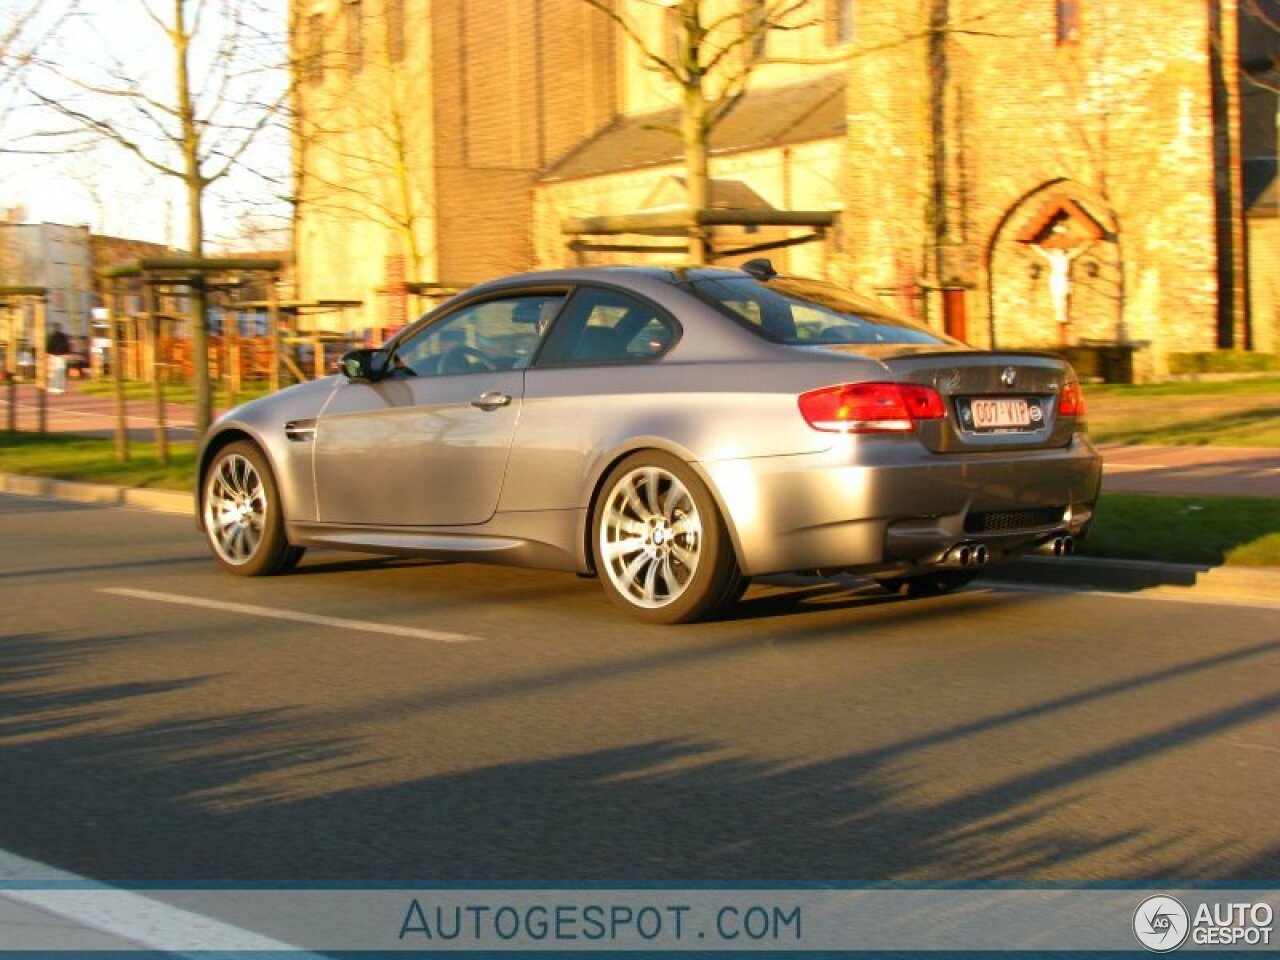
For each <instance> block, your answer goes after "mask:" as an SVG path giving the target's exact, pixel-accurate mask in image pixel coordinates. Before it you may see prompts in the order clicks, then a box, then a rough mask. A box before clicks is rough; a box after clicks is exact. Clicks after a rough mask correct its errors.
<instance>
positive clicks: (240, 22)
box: [30, 0, 283, 435]
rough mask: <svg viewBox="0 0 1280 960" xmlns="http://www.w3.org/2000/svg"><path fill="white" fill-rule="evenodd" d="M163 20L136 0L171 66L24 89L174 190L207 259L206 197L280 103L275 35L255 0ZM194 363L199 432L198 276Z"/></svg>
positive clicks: (81, 133)
mask: <svg viewBox="0 0 1280 960" xmlns="http://www.w3.org/2000/svg"><path fill="white" fill-rule="evenodd" d="M167 2H168V4H169V9H168V11H167V15H166V14H162V13H161V12H159V11H158V10H157V9H156V8H155V7H154V6H153V5H152V4H151V3H149V2H148V0H134V4H135V6H134V8H133V10H134V11H135V12H138V11H140V12H141V14H142V15H143V16H144V17H145V19H146V21H147V22H149V23H150V24H151V26H152V27H153V28H154V30H155V31H157V33H158V36H159V37H161V38H163V42H164V43H165V45H166V47H167V48H168V50H169V51H170V52H171V53H172V69H171V70H167V71H166V72H165V74H164V75H163V77H161V78H159V79H157V80H155V81H153V82H144V80H143V79H140V78H139V75H138V74H139V71H138V70H137V69H136V68H133V69H130V67H129V66H127V65H126V64H124V63H123V62H122V61H120V60H119V59H118V58H114V59H110V60H109V61H108V62H105V63H99V64H91V65H87V66H86V65H80V64H72V63H69V62H49V63H46V64H45V65H44V67H45V68H44V70H43V74H42V76H40V77H39V78H37V79H36V80H35V81H34V82H32V83H31V84H30V88H31V93H32V96H34V98H35V99H36V101H37V102H38V103H40V104H41V105H42V106H44V107H45V108H46V109H47V110H49V111H51V112H52V113H53V114H55V115H56V116H58V117H60V118H62V121H63V126H62V127H60V128H58V129H55V130H50V131H44V133H45V135H49V134H54V135H57V136H61V137H63V138H64V139H69V140H71V141H74V140H76V139H77V138H83V137H85V136H87V137H89V138H91V139H95V140H102V141H106V142H107V143H110V144H112V145H114V146H115V147H117V148H119V149H120V150H122V151H124V153H126V154H127V155H128V156H130V157H132V158H133V159H134V160H135V161H136V162H137V163H139V164H141V165H142V166H143V167H145V168H148V169H150V170H152V171H154V172H155V173H157V174H159V175H160V176H162V177H165V178H171V179H172V180H173V181H176V182H178V183H179V184H181V187H182V189H183V192H184V194H185V199H186V218H187V247H188V252H189V253H190V255H191V256H192V257H193V258H196V259H200V258H202V257H203V256H204V246H205V236H206V228H205V210H204V206H205V200H206V197H207V195H208V192H209V190H210V188H212V187H214V185H216V184H218V183H219V182H220V181H222V180H223V179H224V178H225V177H227V176H228V175H229V174H230V173H231V172H232V171H233V170H235V169H236V168H237V167H238V166H239V165H241V164H242V163H243V162H244V160H245V158H246V156H247V154H248V153H249V150H250V148H251V146H252V145H253V143H254V141H255V139H256V138H257V137H258V135H259V134H260V133H261V132H262V131H263V130H264V129H265V128H266V126H267V124H268V123H269V122H270V120H271V118H272V116H273V115H274V113H275V111H276V110H277V108H278V106H279V103H280V101H281V99H282V97H283V90H282V87H283V84H282V83H281V82H280V77H279V74H278V72H275V71H273V69H272V66H273V64H272V63H271V60H272V58H273V56H274V57H275V59H276V61H277V64H278V59H279V58H278V50H279V49H280V48H281V44H282V39H281V38H280V37H279V36H277V35H273V32H272V28H271V19H270V11H269V10H268V9H266V8H265V7H264V6H262V5H261V3H260V2H259V0H222V2H221V3H219V4H217V5H216V7H215V5H214V4H213V3H212V2H211V0H167ZM193 301H194V309H193V311H192V313H193V317H194V320H195V322H194V323H193V325H192V334H191V336H192V359H193V364H194V386H195V399H196V423H195V428H196V433H197V435H202V434H203V433H204V432H205V430H207V429H208V426H209V423H210V421H211V419H212V409H213V404H212V390H211V387H210V382H209V341H208V328H207V304H206V300H205V296H204V291H203V289H202V287H201V284H200V283H199V281H198V280H197V281H196V282H195V283H194V287H193Z"/></svg>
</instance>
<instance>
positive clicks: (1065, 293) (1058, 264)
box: [1017, 196, 1106, 347]
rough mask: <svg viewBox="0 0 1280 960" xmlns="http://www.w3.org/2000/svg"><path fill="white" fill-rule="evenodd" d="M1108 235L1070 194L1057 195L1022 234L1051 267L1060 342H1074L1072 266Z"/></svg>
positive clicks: (1050, 282) (1051, 295)
mask: <svg viewBox="0 0 1280 960" xmlns="http://www.w3.org/2000/svg"><path fill="white" fill-rule="evenodd" d="M1105 236H1106V231H1105V230H1104V229H1103V228H1102V225H1101V224H1099V223H1098V221H1097V220H1095V219H1094V218H1093V217H1092V216H1090V215H1089V214H1088V213H1087V212H1086V211H1085V210H1084V208H1083V207H1081V206H1080V204H1079V203H1077V202H1076V201H1075V200H1073V199H1071V198H1070V197H1065V196H1057V197H1054V198H1052V199H1050V200H1049V202H1048V203H1047V204H1046V205H1045V206H1044V207H1043V208H1042V209H1041V210H1040V212H1039V214H1038V215H1037V216H1036V217H1035V218H1034V219H1032V220H1031V222H1030V223H1028V224H1027V226H1026V227H1025V228H1024V229H1023V230H1022V231H1021V232H1020V233H1019V234H1018V237H1017V239H1018V242H1019V243H1025V244H1026V245H1027V246H1029V247H1030V248H1031V249H1032V250H1034V251H1035V252H1036V253H1037V254H1039V255H1040V256H1041V257H1042V258H1044V261H1045V262H1046V263H1047V264H1048V266H1049V271H1048V285H1049V299H1050V301H1051V302H1052V304H1053V317H1054V320H1055V321H1056V322H1057V327H1058V343H1059V345H1060V346H1064V347H1065V346H1068V345H1069V344H1070V342H1071V320H1072V317H1071V286H1072V281H1071V266H1072V264H1073V263H1074V262H1075V261H1076V259H1077V258H1078V257H1079V256H1080V255H1081V254H1082V253H1084V252H1085V251H1086V250H1088V249H1089V248H1090V247H1091V246H1093V244H1094V243H1095V242H1096V241H1098V240H1101V239H1102V238H1103V237H1105Z"/></svg>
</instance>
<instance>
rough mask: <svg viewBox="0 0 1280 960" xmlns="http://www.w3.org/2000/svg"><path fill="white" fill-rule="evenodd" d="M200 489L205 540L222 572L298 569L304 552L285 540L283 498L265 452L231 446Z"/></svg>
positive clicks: (247, 446)
mask: <svg viewBox="0 0 1280 960" xmlns="http://www.w3.org/2000/svg"><path fill="white" fill-rule="evenodd" d="M201 486H202V492H203V496H202V498H201V504H202V510H203V511H204V512H203V516H202V519H203V521H204V532H205V536H206V537H208V539H209V546H210V547H211V548H212V549H213V556H214V559H216V560H217V561H218V563H219V564H220V565H221V566H222V568H223V569H225V570H228V571H230V572H231V573H234V574H238V575H239V576H243V577H260V576H268V575H270V574H273V573H283V572H285V571H286V570H290V569H292V568H293V567H294V566H296V565H297V563H298V561H299V560H300V559H301V558H302V554H303V548H302V547H294V546H291V545H290V544H289V541H288V539H287V538H286V537H285V532H284V515H283V510H282V509H281V506H280V494H279V492H278V491H277V490H276V484H275V478H274V477H273V476H272V474H271V467H270V465H269V464H268V463H267V459H266V457H265V456H264V455H263V453H262V451H261V450H259V449H258V448H257V447H256V446H254V445H253V444H252V443H249V442H247V441H244V440H241V441H238V442H236V443H232V444H228V445H227V446H225V447H223V448H222V449H221V450H219V451H218V453H217V455H216V456H215V457H214V458H213V462H212V463H210V464H209V468H208V470H207V471H205V475H204V482H203V483H202V485H201Z"/></svg>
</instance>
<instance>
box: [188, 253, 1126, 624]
mask: <svg viewBox="0 0 1280 960" xmlns="http://www.w3.org/2000/svg"><path fill="white" fill-rule="evenodd" d="M1084 412H1085V410H1084V400H1083V397H1082V396H1081V392H1080V385H1079V383H1078V382H1077V380H1076V377H1075V374H1074V373H1073V372H1072V370H1071V368H1070V367H1069V366H1068V365H1067V364H1066V363H1064V362H1063V361H1062V360H1061V359H1060V358H1058V357H1056V356H1053V355H1047V354H1038V353H1034V352H989V351H977V350H973V349H971V348H969V347H967V346H966V345H964V344H963V343H960V342H958V341H955V340H951V339H949V338H947V337H945V336H943V335H941V334H939V333H937V332H934V331H932V330H929V329H927V328H925V327H923V326H920V325H918V324H916V323H914V322H913V321H911V320H909V319H906V318H904V317H901V316H899V315H897V314H895V313H894V312H893V311H892V310H890V309H888V308H886V307H885V306H884V305H882V304H880V303H877V302H875V301H873V300H870V299H867V298H864V297H860V296H858V295H856V294H854V293H851V292H849V291H847V290H844V289H842V288H840V287H837V286H833V285H831V284H828V283H825V282H819V281H815V280H804V279H798V278H793V277H783V276H779V275H777V274H775V273H774V272H773V269H772V267H771V266H770V265H769V263H768V261H753V262H752V263H751V264H748V265H747V266H746V267H745V268H744V269H742V270H723V269H711V268H689V269H660V268H621V267H605V268H584V269H578V270H564V271H556V272H546V273H530V274H523V275H520V276H513V277H508V278H505V279H501V280H494V281H491V282H488V283H484V284H482V285H480V286H477V287H474V288H472V289H470V290H468V291H466V292H465V293H463V294H461V295H459V296H457V297H455V298H454V299H452V300H450V301H449V302H447V303H445V304H444V305H442V306H441V307H439V308H438V309H436V310H434V311H432V312H431V313H429V314H428V315H427V316H425V317H423V318H422V319H421V320H420V321H419V322H417V323H416V324H413V325H412V326H410V327H408V328H406V329H405V330H404V331H403V332H402V333H400V334H399V335H398V336H396V337H395V338H394V339H393V340H391V341H390V342H389V343H387V344H386V345H384V346H383V347H381V348H378V349H367V350H355V351H353V352H351V353H349V354H347V355H346V356H345V357H344V358H343V359H342V361H341V364H340V371H339V372H338V373H337V374H336V375H334V376H330V377H326V378H324V379H320V380H316V381H314V382H312V383H305V384H300V385H298V386H295V387H292V388H290V389H287V390H284V391H281V392H280V393H277V394H274V395H272V396H268V397H263V398H261V399H258V400H255V401H253V402H251V403H247V404H245V405H244V406H241V407H239V408H237V409H235V410H232V411H230V412H229V413H227V414H226V415H225V416H223V417H222V418H221V419H220V420H218V422H217V423H216V424H215V425H214V427H213V429H212V430H211V431H210V432H209V434H208V436H207V438H206V440H205V443H204V446H203V449H202V451H201V455H200V461H199V487H198V522H199V524H200V526H201V528H202V529H203V530H204V533H205V535H206V536H207V538H208V540H209V543H210V545H211V547H212V549H213V555H214V557H215V558H216V560H217V561H218V563H220V564H221V565H222V566H223V567H224V568H225V569H227V570H229V571H231V572H232V573H238V574H243V575H248V576H256V575H264V574H275V573H281V572H283V571H286V570H288V569H290V568H291V567H292V566H293V565H295V564H296V563H297V562H298V560H299V558H300V557H301V556H302V553H303V551H304V550H305V549H306V548H308V547H331V548H338V549H342V550H354V551H366V552H371V553H379V554H403V555H411V556H423V557H432V558H438V559H448V560H466V561H477V562H486V563H505V564H517V565H522V566H533V567H546V568H551V569H558V570H565V571H576V572H577V573H579V574H584V575H594V576H596V577H598V578H599V580H600V583H601V585H602V586H603V587H604V589H605V592H606V593H607V594H608V596H609V597H610V598H611V599H612V600H613V601H614V602H615V603H616V604H617V605H618V606H620V607H622V608H623V609H625V610H627V611H629V612H630V613H632V614H634V615H635V616H636V617H638V618H640V619H642V620H648V621H654V622H661V623H677V622H683V621H690V620H697V619H700V618H707V617H711V616H715V615H716V614H718V613H720V612H722V611H724V610H726V608H728V607H730V606H731V605H732V604H733V603H735V602H736V601H737V599H738V598H739V597H740V596H741V595H742V593H743V591H744V590H745V589H746V587H747V584H748V583H749V580H750V578H752V577H757V576H763V575H766V574H775V573H781V572H791V571H832V572H835V571H846V572H850V573H854V574H857V575H863V576H868V577H872V578H875V579H876V580H878V581H880V583H881V584H883V585H884V586H885V587H887V588H888V589H891V590H907V591H909V592H912V593H932V592H939V591H942V590H947V589H951V588H953V587H955V586H958V585H960V584H962V583H964V582H966V581H967V580H968V579H969V578H971V577H973V576H974V575H975V574H976V572H977V571H979V570H980V569H982V567H983V566H984V565H986V564H989V563H995V562H998V561H1000V560H1004V559H1007V558H1009V557H1012V556H1014V555H1016V554H1019V553H1022V552H1026V551H1030V550H1035V549H1041V550H1053V551H1054V552H1058V553H1062V552H1065V551H1069V550H1070V547H1071V544H1072V541H1073V539H1075V538H1080V537H1082V536H1083V535H1084V534H1085V533H1086V531H1087V530H1088V527H1089V524H1090V522H1091V520H1092V518H1093V510H1094V503H1095V501H1096V499H1097V496H1098V488H1099V481H1100V476H1101V461H1100V458H1099V457H1098V454H1097V453H1096V452H1095V450H1094V448H1093V446H1092V445H1091V444H1090V442H1089V440H1088V438H1087V437H1086V436H1085V434H1084Z"/></svg>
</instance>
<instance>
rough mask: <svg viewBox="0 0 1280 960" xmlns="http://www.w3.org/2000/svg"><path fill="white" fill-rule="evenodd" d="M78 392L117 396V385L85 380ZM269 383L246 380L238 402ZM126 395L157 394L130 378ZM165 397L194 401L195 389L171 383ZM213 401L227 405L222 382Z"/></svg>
mask: <svg viewBox="0 0 1280 960" xmlns="http://www.w3.org/2000/svg"><path fill="white" fill-rule="evenodd" d="M75 391H76V393H83V394H84V395H85V396H89V397H107V398H111V397H114V396H115V392H114V391H115V386H114V385H113V384H112V382H111V381H110V380H83V381H80V382H79V383H77V384H76V385H75ZM267 392H268V391H267V384H266V382H265V381H260V380H246V381H245V382H244V383H242V384H241V385H240V392H239V393H237V394H236V398H235V399H236V403H244V402H245V401H246V400H252V399H253V398H254V397H261V396H263V395H265V394H266V393H267ZM124 395H125V397H126V398H127V399H128V400H129V401H131V402H132V401H150V400H151V398H152V397H154V396H155V387H154V386H152V385H151V384H149V383H140V382H138V381H136V380H129V381H126V382H125V385H124ZM164 396H165V399H166V400H168V401H169V402H171V403H187V404H190V403H194V402H195V391H194V390H192V389H191V386H190V385H189V384H186V383H170V384H166V385H165V388H164ZM213 402H214V405H215V406H218V407H225V406H226V405H227V391H226V388H225V387H224V386H223V385H221V384H215V385H214V391H213Z"/></svg>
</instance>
